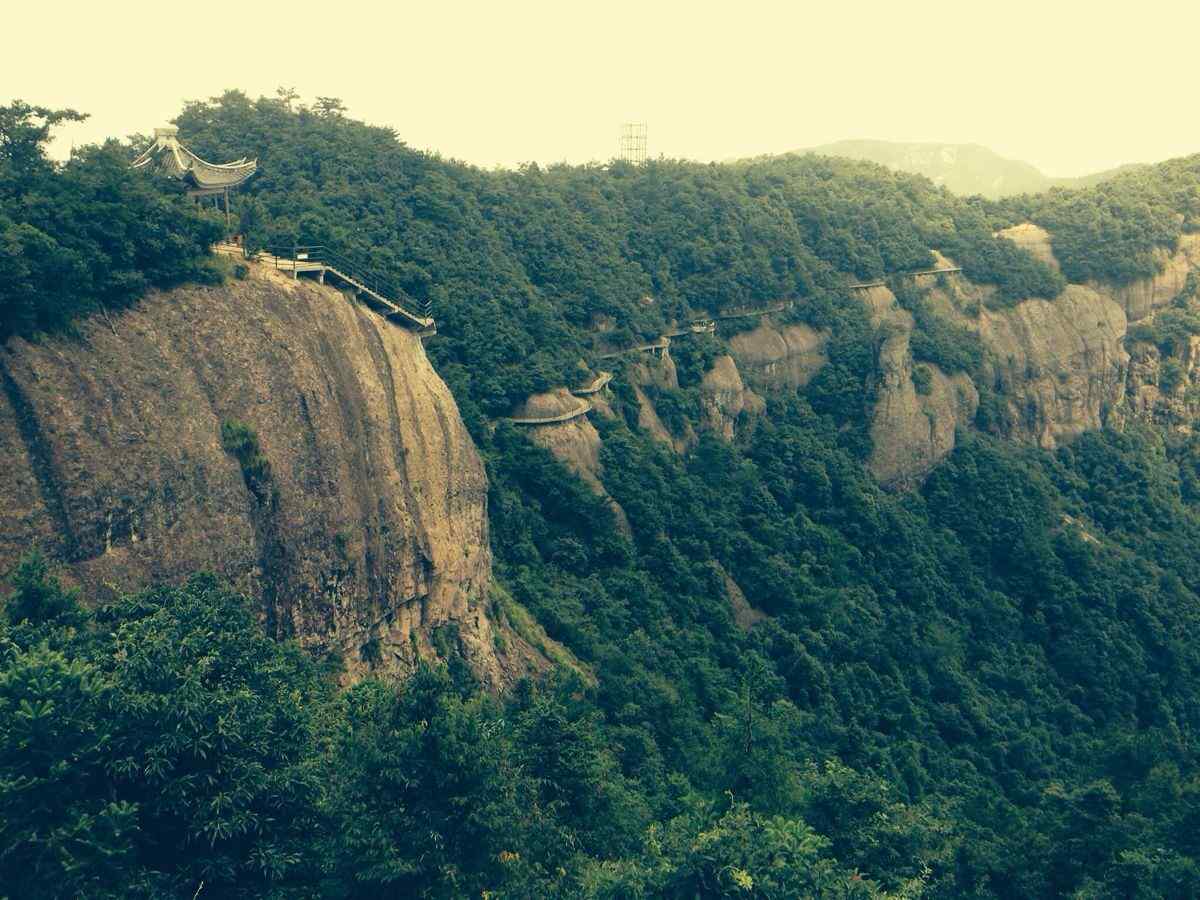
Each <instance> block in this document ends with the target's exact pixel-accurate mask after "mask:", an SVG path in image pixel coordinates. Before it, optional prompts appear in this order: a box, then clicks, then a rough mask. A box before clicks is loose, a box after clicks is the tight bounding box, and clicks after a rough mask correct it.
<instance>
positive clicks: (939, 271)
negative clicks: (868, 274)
mask: <svg viewBox="0 0 1200 900" xmlns="http://www.w3.org/2000/svg"><path fill="white" fill-rule="evenodd" d="M961 271H962V266H941V267H939V268H936V269H921V270H920V271H918V272H894V273H892V276H891V277H893V278H928V277H932V276H934V275H951V274H953V273H955V272H961ZM886 286H887V281H886V280H885V279H883V278H878V279H876V280H875V281H855V282H853V283H852V284H850V285H849V287H850V290H852V291H861V290H866V289H867V288H874V287H886Z"/></svg>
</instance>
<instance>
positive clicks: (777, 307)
mask: <svg viewBox="0 0 1200 900" xmlns="http://www.w3.org/2000/svg"><path fill="white" fill-rule="evenodd" d="M795 305H796V301H795V300H780V301H778V302H776V303H770V304H768V305H766V306H753V307H748V306H735V307H733V308H732V309H726V310H722V311H721V312H719V313H717V314H716V316H714V317H713V318H715V319H718V320H724V319H745V318H748V317H749V316H767V315H770V314H771V313H777V312H783V311H784V310H785V309H791V308H792V307H793V306H795Z"/></svg>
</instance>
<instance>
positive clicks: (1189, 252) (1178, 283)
mask: <svg viewBox="0 0 1200 900" xmlns="http://www.w3.org/2000/svg"><path fill="white" fill-rule="evenodd" d="M1155 259H1156V261H1157V262H1158V265H1159V272H1158V274H1157V275H1155V276H1154V277H1153V278H1142V279H1139V280H1138V281H1134V282H1132V283H1131V284H1127V285H1121V286H1119V287H1115V286H1113V285H1108V284H1104V283H1103V282H1092V283H1091V285H1090V286H1091V287H1092V288H1094V289H1095V290H1096V291H1098V292H1099V293H1101V294H1104V295H1106V296H1109V297H1112V298H1113V299H1114V300H1116V301H1117V302H1118V303H1120V304H1121V307H1122V308H1123V309H1124V310H1125V317H1126V318H1127V319H1128V320H1129V321H1130V322H1137V321H1139V320H1141V319H1144V318H1146V317H1147V316H1149V315H1151V314H1152V313H1153V312H1154V311H1155V310H1157V309H1161V308H1162V307H1164V306H1167V305H1168V304H1170V302H1171V301H1172V300H1174V299H1175V298H1176V297H1178V296H1179V294H1180V293H1181V292H1182V291H1183V289H1184V288H1185V287H1186V285H1187V278H1188V274H1189V273H1191V272H1194V271H1196V270H1197V269H1200V235H1198V234H1185V235H1183V236H1182V237H1181V238H1180V239H1179V248H1178V249H1177V250H1176V251H1175V252H1174V253H1169V252H1167V251H1166V250H1161V249H1160V250H1158V251H1156V252H1155Z"/></svg>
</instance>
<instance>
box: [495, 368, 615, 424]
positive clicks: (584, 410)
mask: <svg viewBox="0 0 1200 900" xmlns="http://www.w3.org/2000/svg"><path fill="white" fill-rule="evenodd" d="M609 377H611V376H609ZM606 383H607V382H606ZM577 399H578V400H579V404H578V405H577V406H576V407H575V408H574V409H569V410H567V411H566V412H562V413H558V414H557V415H553V416H506V417H505V418H504V419H503V421H505V422H512V424H514V425H555V424H557V423H559V422H570V421H571V420H572V419H578V418H579V417H580V416H586V415H587V414H588V413H590V412H591V411H592V404H591V401H590V400H584V399H583V398H582V397H579V398H577Z"/></svg>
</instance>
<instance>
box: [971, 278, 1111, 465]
mask: <svg viewBox="0 0 1200 900" xmlns="http://www.w3.org/2000/svg"><path fill="white" fill-rule="evenodd" d="M978 328H979V335H980V337H981V338H983V342H984V345H985V346H986V347H987V348H988V349H989V350H990V351H991V355H992V359H993V363H992V366H991V370H992V371H991V373H990V376H991V377H992V378H993V380H994V386H995V388H996V393H997V396H998V397H999V398H1000V400H1001V401H1002V402H1003V403H1004V405H1005V406H1006V407H1007V415H1006V416H1005V419H1006V421H1007V426H1006V427H1007V429H1008V433H1009V435H1010V436H1012V437H1015V438H1017V439H1020V440H1024V441H1028V442H1029V443H1034V444H1038V445H1039V446H1041V447H1045V448H1048V449H1050V448H1054V447H1057V446H1058V445H1059V444H1061V443H1062V442H1063V441H1064V440H1069V439H1070V438H1072V437H1074V436H1076V435H1078V434H1080V433H1082V432H1084V431H1089V430H1092V429H1096V428H1100V427H1102V426H1103V425H1104V424H1105V422H1106V421H1107V419H1108V416H1109V415H1110V413H1111V412H1112V411H1113V410H1114V409H1117V408H1118V407H1119V406H1120V405H1121V404H1122V401H1123V398H1124V394H1125V377H1126V373H1127V371H1128V366H1129V354H1128V353H1127V352H1126V350H1125V347H1124V338H1125V331H1126V320H1125V313H1124V310H1123V309H1122V308H1121V306H1120V305H1119V304H1118V303H1117V302H1115V301H1114V300H1112V299H1110V298H1108V297H1105V296H1104V295H1102V294H1099V293H1097V292H1096V291H1094V290H1092V289H1091V288H1088V287H1084V286H1083V285H1074V284H1072V285H1068V286H1067V288H1066V289H1065V290H1064V291H1063V293H1062V294H1061V295H1060V296H1059V297H1057V298H1056V299H1054V300H1049V301H1048V300H1026V301H1024V302H1023V303H1020V304H1018V305H1017V306H1015V307H1012V308H1011V309H1005V310H1000V311H995V312H991V311H987V310H985V311H983V312H982V313H981V314H980V317H979V322H978Z"/></svg>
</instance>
